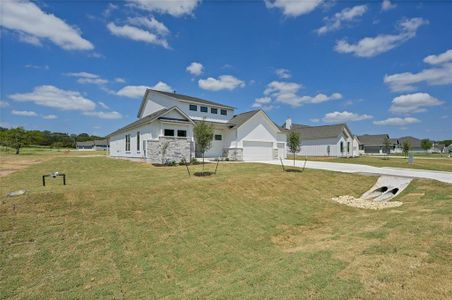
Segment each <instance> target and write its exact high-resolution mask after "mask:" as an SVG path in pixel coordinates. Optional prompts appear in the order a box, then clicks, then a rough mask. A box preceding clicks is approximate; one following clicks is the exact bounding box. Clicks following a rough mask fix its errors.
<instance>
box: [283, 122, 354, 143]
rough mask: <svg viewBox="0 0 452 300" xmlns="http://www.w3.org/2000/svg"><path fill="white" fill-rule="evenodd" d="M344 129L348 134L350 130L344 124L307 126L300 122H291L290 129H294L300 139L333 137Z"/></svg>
mask: <svg viewBox="0 0 452 300" xmlns="http://www.w3.org/2000/svg"><path fill="white" fill-rule="evenodd" d="M344 129H346V130H347V131H348V132H349V133H350V135H351V131H350V129H348V127H347V125H346V124H336V125H322V126H308V125H302V124H292V127H291V129H290V130H294V131H295V132H298V133H299V134H300V137H301V140H316V139H327V138H335V137H338V136H340V135H341V134H342V131H343V130H344Z"/></svg>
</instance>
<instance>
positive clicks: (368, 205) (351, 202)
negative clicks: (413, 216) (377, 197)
mask: <svg viewBox="0 0 452 300" xmlns="http://www.w3.org/2000/svg"><path fill="white" fill-rule="evenodd" d="M331 200H333V201H335V202H337V203H340V204H345V205H347V206H351V207H357V208H365V209H384V208H391V207H398V206H401V205H402V204H403V202H400V201H381V202H376V201H371V200H365V199H362V198H355V197H353V196H350V195H345V196H339V197H334V198H331Z"/></svg>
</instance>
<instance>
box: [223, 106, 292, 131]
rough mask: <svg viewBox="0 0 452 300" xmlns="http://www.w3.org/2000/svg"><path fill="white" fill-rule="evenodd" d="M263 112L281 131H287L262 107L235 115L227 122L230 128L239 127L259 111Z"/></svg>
mask: <svg viewBox="0 0 452 300" xmlns="http://www.w3.org/2000/svg"><path fill="white" fill-rule="evenodd" d="M259 112H262V113H264V115H265V116H266V117H267V119H268V120H269V121H270V122H271V123H272V124H273V125H274V126H275V127H276V128H277V129H278V130H279V131H286V129H285V128H282V127H280V126H278V125H277V124H276V123H275V122H273V120H272V119H271V118H270V117H269V116H268V115H267V114H266V113H265V111H263V110H262V109H257V110H251V111H247V112H244V113H241V114H238V115H234V116H233V117H232V119H231V120H229V122H228V123H227V124H228V125H229V128H238V127H240V126H242V125H243V124H244V123H246V122H247V121H248V120H249V119H251V118H252V117H254V115H256V114H257V113H259Z"/></svg>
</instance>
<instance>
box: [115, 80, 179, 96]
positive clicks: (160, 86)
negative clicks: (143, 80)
mask: <svg viewBox="0 0 452 300" xmlns="http://www.w3.org/2000/svg"><path fill="white" fill-rule="evenodd" d="M146 89H153V90H159V91H163V92H172V91H173V89H172V88H171V86H169V85H168V84H166V83H165V82H162V81H159V82H157V83H156V84H155V85H154V86H147V85H127V86H125V87H123V88H122V89H120V90H119V91H117V92H116V95H118V96H123V97H128V98H142V97H143V96H144V92H146Z"/></svg>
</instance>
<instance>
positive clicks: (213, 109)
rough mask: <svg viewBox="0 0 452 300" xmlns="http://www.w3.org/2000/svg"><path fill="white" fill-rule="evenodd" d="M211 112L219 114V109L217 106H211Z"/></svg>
mask: <svg viewBox="0 0 452 300" xmlns="http://www.w3.org/2000/svg"><path fill="white" fill-rule="evenodd" d="M210 112H211V113H212V114H218V109H217V108H213V107H211V108H210Z"/></svg>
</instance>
